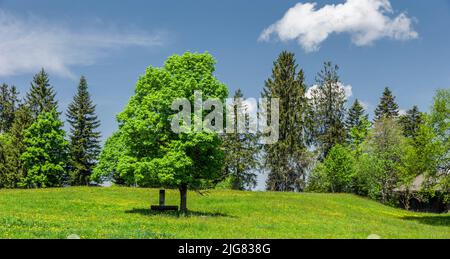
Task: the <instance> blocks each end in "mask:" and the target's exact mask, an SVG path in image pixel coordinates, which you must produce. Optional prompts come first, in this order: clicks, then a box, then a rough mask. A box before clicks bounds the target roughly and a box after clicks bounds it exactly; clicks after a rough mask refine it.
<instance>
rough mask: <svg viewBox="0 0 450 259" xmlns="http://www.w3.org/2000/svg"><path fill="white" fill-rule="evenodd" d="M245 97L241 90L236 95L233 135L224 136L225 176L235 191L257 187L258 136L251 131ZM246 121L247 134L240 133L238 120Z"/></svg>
mask: <svg viewBox="0 0 450 259" xmlns="http://www.w3.org/2000/svg"><path fill="white" fill-rule="evenodd" d="M243 98H244V95H243V94H242V91H241V90H240V89H239V90H237V91H236V93H235V95H234V103H233V108H234V109H233V115H232V118H233V120H234V123H233V130H234V132H233V133H227V134H224V135H223V138H222V140H223V144H222V145H223V148H224V150H225V166H224V176H225V177H229V179H231V188H232V189H233V190H245V189H251V188H253V187H255V186H256V178H257V175H256V171H255V170H257V169H258V166H259V157H258V155H259V151H260V145H259V144H258V136H257V134H255V133H251V132H250V131H249V126H250V124H251V123H253V122H252V121H251V117H250V116H249V114H248V107H247V105H246V104H245V103H244V102H243V101H244V99H243ZM240 116H242V118H244V120H245V131H246V132H245V133H244V132H239V127H238V126H239V125H238V119H239V118H240Z"/></svg>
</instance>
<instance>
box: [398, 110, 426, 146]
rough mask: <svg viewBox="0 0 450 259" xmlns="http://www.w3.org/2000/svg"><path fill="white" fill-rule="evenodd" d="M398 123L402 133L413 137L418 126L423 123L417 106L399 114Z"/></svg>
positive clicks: (417, 130)
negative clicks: (403, 113)
mask: <svg viewBox="0 0 450 259" xmlns="http://www.w3.org/2000/svg"><path fill="white" fill-rule="evenodd" d="M399 122H400V125H401V126H402V129H403V135H404V136H405V137H407V138H410V139H415V137H416V136H417V134H418V132H419V129H420V126H421V125H422V124H423V123H424V116H423V113H421V112H420V111H419V108H418V107H417V106H414V107H413V108H412V109H411V110H408V111H407V112H406V114H405V115H402V116H400V121H399Z"/></svg>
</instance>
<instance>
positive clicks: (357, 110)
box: [345, 99, 369, 131]
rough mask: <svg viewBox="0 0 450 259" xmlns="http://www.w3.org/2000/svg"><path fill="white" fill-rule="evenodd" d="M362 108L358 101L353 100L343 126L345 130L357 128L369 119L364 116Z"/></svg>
mask: <svg viewBox="0 0 450 259" xmlns="http://www.w3.org/2000/svg"><path fill="white" fill-rule="evenodd" d="M365 113H366V112H365V110H364V107H363V106H362V105H361V103H360V102H359V100H358V99H356V100H355V102H354V103H353V105H352V107H350V109H349V110H348V115H347V119H346V121H345V126H346V128H347V130H348V131H349V130H350V129H352V128H354V127H359V126H360V125H361V124H362V122H363V120H364V119H367V120H368V118H369V115H367V114H365Z"/></svg>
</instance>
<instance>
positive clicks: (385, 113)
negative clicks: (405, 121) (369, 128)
mask: <svg viewBox="0 0 450 259" xmlns="http://www.w3.org/2000/svg"><path fill="white" fill-rule="evenodd" d="M398 115H399V109H398V104H397V103H396V101H395V96H394V95H393V94H392V91H391V90H390V89H389V87H386V88H385V89H384V92H383V96H382V97H381V99H380V104H379V105H378V107H377V108H376V110H375V120H379V119H381V118H388V119H395V118H397V117H398Z"/></svg>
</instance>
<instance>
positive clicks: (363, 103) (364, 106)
mask: <svg viewBox="0 0 450 259" xmlns="http://www.w3.org/2000/svg"><path fill="white" fill-rule="evenodd" d="M359 103H360V104H361V106H362V107H363V108H364V110H366V111H367V110H368V109H370V107H372V105H371V104H370V103H368V102H364V101H359Z"/></svg>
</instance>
